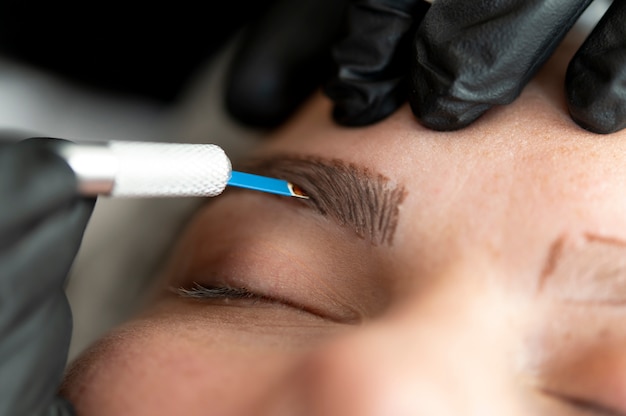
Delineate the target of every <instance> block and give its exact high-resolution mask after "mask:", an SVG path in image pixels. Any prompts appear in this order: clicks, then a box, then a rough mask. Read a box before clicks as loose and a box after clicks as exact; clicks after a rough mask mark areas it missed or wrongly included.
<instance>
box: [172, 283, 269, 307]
mask: <svg viewBox="0 0 626 416" xmlns="http://www.w3.org/2000/svg"><path fill="white" fill-rule="evenodd" d="M172 289H173V291H174V293H176V294H178V295H179V296H181V297H184V298H194V299H225V300H228V299H251V300H258V301H266V302H274V303H276V302H279V301H278V300H275V299H271V298H269V297H267V296H262V295H258V294H256V293H254V292H251V291H249V290H248V289H246V288H245V287H230V286H205V285H201V284H200V283H197V282H194V283H193V286H192V287H188V288H187V287H178V288H172Z"/></svg>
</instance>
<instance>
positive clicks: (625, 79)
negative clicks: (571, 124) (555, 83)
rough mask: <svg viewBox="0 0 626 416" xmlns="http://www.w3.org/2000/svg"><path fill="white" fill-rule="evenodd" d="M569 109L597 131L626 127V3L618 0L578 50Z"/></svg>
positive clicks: (567, 81)
mask: <svg viewBox="0 0 626 416" xmlns="http://www.w3.org/2000/svg"><path fill="white" fill-rule="evenodd" d="M565 86H566V90H567V102H568V106H569V111H570V114H571V116H572V118H573V119H574V121H576V123H578V124H579V125H580V126H582V127H583V128H585V129H587V130H590V131H592V132H595V133H613V132H615V131H618V130H621V129H623V128H625V127H626V3H625V2H623V1H615V2H613V4H612V5H611V7H610V8H609V9H608V11H607V12H606V14H605V15H604V16H603V18H602V19H601V20H600V22H598V24H597V25H596V27H595V29H594V30H593V32H592V33H591V34H590V35H589V37H588V38H587V40H586V41H585V43H583V45H582V46H581V48H580V49H579V50H578V52H577V53H576V55H575V56H574V58H573V59H572V61H571V62H570V65H569V66H568V68H567V75H566V78H565Z"/></svg>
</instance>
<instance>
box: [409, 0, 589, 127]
mask: <svg viewBox="0 0 626 416" xmlns="http://www.w3.org/2000/svg"><path fill="white" fill-rule="evenodd" d="M590 2H591V0H566V1H565V0H564V1H561V2H558V4H557V3H555V2H550V1H541V0H505V1H497V2H494V1H487V0H480V1H476V0H457V1H445V0H441V1H435V2H434V3H433V5H432V7H431V8H430V10H429V12H428V13H427V14H426V16H425V18H424V20H423V22H422V24H421V26H420V27H419V28H418V30H417V34H416V36H415V44H414V47H415V50H414V53H412V54H411V55H412V56H413V57H414V62H412V64H411V75H410V82H411V86H410V88H409V101H410V103H411V108H412V109H413V112H414V113H415V115H416V117H417V118H418V119H419V120H420V122H421V123H423V124H424V125H426V126H427V127H430V128H432V129H435V130H456V129H460V128H462V127H465V126H467V125H469V124H470V123H472V122H473V121H474V120H476V119H477V118H478V117H480V116H481V115H482V114H483V113H484V112H485V111H487V110H488V109H489V108H491V107H492V106H494V105H503V104H508V103H510V102H512V101H513V100H514V99H515V98H517V96H518V95H519V94H520V92H521V90H522V88H523V87H524V86H525V85H526V83H528V81H529V80H530V79H531V78H532V76H533V75H534V74H535V73H536V72H537V70H538V69H539V68H540V67H541V65H542V64H543V63H544V62H545V61H546V60H547V59H548V57H549V56H550V55H551V54H552V52H553V51H554V49H555V48H556V46H557V45H558V44H559V43H560V41H561V40H562V39H563V37H564V36H565V34H566V33H567V31H568V30H569V29H570V28H571V27H572V25H573V24H574V23H575V22H576V20H577V19H578V17H579V16H580V14H581V13H582V12H583V11H584V10H585V8H586V7H587V6H588V5H589V3H590Z"/></svg>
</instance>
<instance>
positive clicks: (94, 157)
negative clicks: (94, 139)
mask: <svg viewBox="0 0 626 416" xmlns="http://www.w3.org/2000/svg"><path fill="white" fill-rule="evenodd" d="M57 149H58V153H59V154H60V155H61V156H62V157H63V158H64V159H65V161H66V162H67V164H68V165H69V166H70V168H72V170H73V171H74V173H75V174H76V179H77V181H78V192H79V193H80V194H81V195H85V196H96V195H111V193H112V192H113V189H114V188H115V176H116V174H117V172H118V169H119V166H118V160H117V158H116V157H115V155H114V154H113V152H111V149H110V148H109V146H108V144H107V143H89V144H82V143H81V144H76V143H72V142H63V143H59V144H58V147H57Z"/></svg>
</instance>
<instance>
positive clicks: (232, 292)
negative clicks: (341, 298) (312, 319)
mask: <svg viewBox="0 0 626 416" xmlns="http://www.w3.org/2000/svg"><path fill="white" fill-rule="evenodd" d="M171 290H172V291H173V292H174V293H175V294H177V295H178V296H180V297H183V298H190V299H200V300H202V299H216V300H220V299H221V300H223V301H225V302H228V301H230V300H249V301H251V302H253V303H266V304H274V305H280V306H284V307H288V308H293V309H297V310H299V311H302V312H305V313H308V314H311V315H314V316H316V317H318V318H321V319H324V320H331V321H335V319H333V318H331V317H329V316H326V315H325V314H324V313H322V312H320V311H317V310H314V309H312V308H309V307H307V306H304V305H300V304H297V303H295V302H292V301H290V300H288V299H281V298H275V297H270V296H265V295H262V294H259V293H255V292H252V291H250V290H249V289H247V288H245V287H231V286H205V285H203V284H200V283H198V282H193V285H192V286H191V287H178V288H171Z"/></svg>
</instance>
